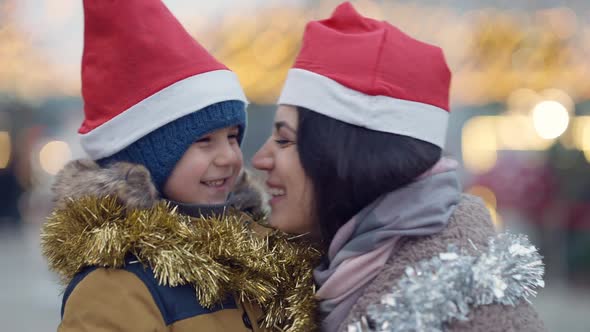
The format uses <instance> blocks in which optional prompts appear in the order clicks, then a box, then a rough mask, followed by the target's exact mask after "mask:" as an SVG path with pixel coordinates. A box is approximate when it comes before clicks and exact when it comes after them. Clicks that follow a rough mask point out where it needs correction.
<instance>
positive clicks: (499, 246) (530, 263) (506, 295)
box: [348, 233, 545, 332]
mask: <svg viewBox="0 0 590 332" xmlns="http://www.w3.org/2000/svg"><path fill="white" fill-rule="evenodd" d="M473 247H474V249H475V250H476V252H477V254H476V255H473V254H469V253H468V252H467V251H466V250H464V249H463V250H462V249H459V248H456V247H455V246H449V247H448V250H447V252H444V253H440V254H439V255H438V256H435V257H433V258H432V259H430V260H426V261H422V262H420V263H418V264H417V266H415V267H407V268H406V270H405V275H404V276H403V277H402V279H400V281H399V282H398V283H397V285H395V286H394V287H393V288H392V289H391V292H390V293H388V294H386V295H385V296H383V297H382V299H381V302H380V303H376V304H373V305H371V306H369V308H368V309H367V312H366V315H364V316H363V317H362V318H361V320H360V321H358V322H356V323H354V324H350V325H349V326H348V331H349V332H377V331H378V332H385V331H396V332H402V331H403V332H405V331H436V332H442V331H445V326H446V325H447V323H449V322H451V321H452V320H455V319H456V320H460V321H466V320H467V319H468V318H467V316H468V314H469V311H470V310H471V309H472V308H474V307H477V306H481V305H487V304H492V303H498V304H502V305H512V306H515V305H516V304H517V303H519V301H521V300H526V301H529V300H528V298H529V297H530V296H533V297H534V296H535V295H536V294H537V291H536V290H537V288H543V287H544V286H545V283H544V281H543V274H544V271H545V268H544V265H543V262H542V257H541V256H540V255H539V253H538V252H537V249H536V248H535V247H534V246H533V245H532V244H531V243H530V242H529V240H528V238H527V237H526V236H524V235H514V234H508V233H503V234H498V235H497V236H495V237H492V238H490V240H489V246H488V248H487V249H486V250H485V251H481V250H479V249H478V248H475V246H473Z"/></svg>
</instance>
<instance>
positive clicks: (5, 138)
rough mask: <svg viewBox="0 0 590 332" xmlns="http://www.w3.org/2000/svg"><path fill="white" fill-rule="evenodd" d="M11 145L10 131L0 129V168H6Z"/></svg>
mask: <svg viewBox="0 0 590 332" xmlns="http://www.w3.org/2000/svg"><path fill="white" fill-rule="evenodd" d="M11 150H12V146H11V143H10V133H8V132H6V131H0V169H3V168H6V167H7V166H8V163H9V162H10V155H11Z"/></svg>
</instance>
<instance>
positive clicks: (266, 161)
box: [252, 138, 273, 171]
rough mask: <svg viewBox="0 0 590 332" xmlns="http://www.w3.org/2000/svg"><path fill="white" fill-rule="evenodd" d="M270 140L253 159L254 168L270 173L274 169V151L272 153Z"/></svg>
mask: <svg viewBox="0 0 590 332" xmlns="http://www.w3.org/2000/svg"><path fill="white" fill-rule="evenodd" d="M269 142H270V138H269V139H268V140H267V141H266V142H265V143H264V145H263V146H262V147H261V148H260V149H259V150H258V151H257V152H256V154H254V157H252V166H254V168H256V169H259V170H261V171H268V170H271V169H272V168H273V157H272V151H270V144H269Z"/></svg>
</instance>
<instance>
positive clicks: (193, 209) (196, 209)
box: [167, 197, 229, 218]
mask: <svg viewBox="0 0 590 332" xmlns="http://www.w3.org/2000/svg"><path fill="white" fill-rule="evenodd" d="M167 201H168V202H170V203H172V204H174V205H175V206H177V207H178V212H180V213H182V214H185V215H187V216H191V217H195V218H200V217H205V218H207V217H212V216H221V215H223V214H224V213H225V212H226V211H227V209H228V207H229V197H228V199H227V200H226V201H225V203H220V204H191V203H181V202H175V201H172V200H167Z"/></svg>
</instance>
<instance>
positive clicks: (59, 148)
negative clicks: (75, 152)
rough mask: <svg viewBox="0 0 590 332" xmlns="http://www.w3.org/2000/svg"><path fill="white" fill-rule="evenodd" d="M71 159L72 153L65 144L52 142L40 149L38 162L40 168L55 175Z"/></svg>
mask: <svg viewBox="0 0 590 332" xmlns="http://www.w3.org/2000/svg"><path fill="white" fill-rule="evenodd" d="M71 158H72V151H71V150H70V146H69V145H68V143H66V142H62V141H52V142H49V143H47V144H45V146H43V147H42V148H41V151H40V152H39V162H40V164H41V168H42V169H43V170H44V171H45V172H47V173H49V174H51V175H55V174H57V172H59V170H60V169H61V168H62V167H63V166H64V165H65V164H66V163H67V162H68V161H69V160H70V159H71Z"/></svg>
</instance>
